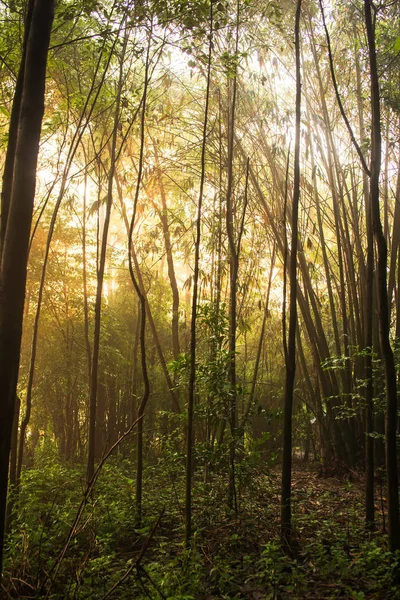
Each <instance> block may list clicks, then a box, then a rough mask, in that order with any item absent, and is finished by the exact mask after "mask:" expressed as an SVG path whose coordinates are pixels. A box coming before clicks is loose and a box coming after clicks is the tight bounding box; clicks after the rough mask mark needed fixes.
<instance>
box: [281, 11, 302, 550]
mask: <svg viewBox="0 0 400 600" xmlns="http://www.w3.org/2000/svg"><path fill="white" fill-rule="evenodd" d="M300 16H301V0H298V2H297V9H296V22H295V52H296V136H295V146H294V182H293V203H292V219H291V228H292V235H291V248H290V266H289V289H290V298H289V331H288V343H287V355H286V361H285V362H286V381H285V397H284V413H283V414H284V416H283V458H282V494H281V539H282V543H283V545H284V546H285V548H286V549H287V550H288V551H289V552H292V523H291V521H292V509H291V487H292V411H293V390H294V378H295V373H296V324H297V298H296V292H297V236H298V232H297V228H298V210H299V199H300V110H301V74H300Z"/></svg>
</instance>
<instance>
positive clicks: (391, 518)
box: [364, 0, 400, 552]
mask: <svg viewBox="0 0 400 600" xmlns="http://www.w3.org/2000/svg"><path fill="white" fill-rule="evenodd" d="M373 8H374V7H373V6H372V2H371V0H364V10H365V26H366V31H367V39H368V52H369V67H370V77H371V111H372V123H371V129H372V141H371V166H370V171H371V177H370V202H371V210H372V226H373V230H374V238H375V242H376V246H377V255H378V264H377V283H378V310H379V315H378V322H379V339H380V346H381V352H382V358H383V363H384V368H385V384H386V428H385V429H386V475H387V477H386V479H387V499H388V533H389V548H390V550H391V551H392V552H395V551H396V550H399V549H400V520H399V488H398V471H397V447H396V430H397V383H396V368H395V363H394V356H393V350H392V347H391V344H390V322H389V309H388V290H387V245H386V239H385V236H384V234H383V230H382V223H381V216H380V202H379V174H380V170H381V159H382V157H381V114H380V92H379V78H378V66H377V60H376V48H375V23H374V19H373V16H372V15H373ZM374 14H375V13H374Z"/></svg>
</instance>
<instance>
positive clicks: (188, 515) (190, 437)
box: [185, 3, 213, 548]
mask: <svg viewBox="0 0 400 600" xmlns="http://www.w3.org/2000/svg"><path fill="white" fill-rule="evenodd" d="M212 39H213V5H212V3H210V33H209V40H210V43H209V47H208V65H207V88H206V102H205V107H204V122H203V138H202V146H201V176H200V189H199V200H198V205H197V219H196V238H195V257H194V274H193V297H192V320H191V325H190V374H189V390H188V405H187V430H186V444H187V453H186V481H185V544H186V547H187V548H189V546H190V541H191V538H192V480H193V447H194V432H193V420H194V398H195V384H196V316H197V295H198V281H199V260H200V242H201V216H202V205H203V191H204V183H205V176H206V143H207V127H208V106H209V100H210V82H211V57H212V48H213V42H212Z"/></svg>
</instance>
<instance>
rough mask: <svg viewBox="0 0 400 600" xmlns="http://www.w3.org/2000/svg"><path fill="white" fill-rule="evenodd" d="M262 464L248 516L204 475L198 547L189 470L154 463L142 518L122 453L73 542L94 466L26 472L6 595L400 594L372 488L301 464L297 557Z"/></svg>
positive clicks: (247, 476) (242, 504) (251, 486)
mask: <svg viewBox="0 0 400 600" xmlns="http://www.w3.org/2000/svg"><path fill="white" fill-rule="evenodd" d="M175 460H176V461H177V463H179V457H175ZM175 466H177V465H175ZM260 468H261V467H260V465H258V468H257V469H256V468H255V466H254V465H252V464H250V465H249V466H248V470H247V472H246V473H245V472H244V471H245V470H246V468H245V467H244V466H242V471H243V473H242V475H241V479H240V480H239V483H240V485H239V487H238V503H239V511H238V515H237V516H235V515H232V514H229V513H228V511H227V509H226V505H227V502H226V497H227V486H226V483H227V482H226V479H225V477H224V476H223V475H215V474H214V477H213V478H212V482H211V483H210V482H207V483H205V482H204V481H200V480H197V481H196V483H195V488H194V492H193V498H194V525H195V527H194V529H195V535H194V538H193V543H192V547H191V549H190V551H188V550H186V549H185V548H184V545H183V541H182V540H183V538H184V515H183V502H184V481H183V474H182V469H177V470H171V469H167V468H166V465H165V464H163V463H162V462H161V463H160V464H156V465H153V466H151V467H148V468H147V470H146V473H145V485H144V490H145V497H144V502H143V506H144V514H143V519H142V522H141V523H140V524H139V523H138V522H137V518H136V512H135V497H134V467H133V464H132V462H131V461H130V460H128V459H123V458H121V457H115V458H113V459H111V460H110V462H109V463H108V464H107V465H106V466H105V467H104V469H103V472H102V473H101V475H100V477H99V480H98V482H97V484H96V488H95V490H94V493H93V494H92V496H91V497H90V498H89V499H88V501H87V503H86V506H85V508H84V511H83V513H82V516H81V518H80V520H79V523H78V525H77V527H76V531H75V533H74V535H73V536H72V539H71V541H70V543H69V545H68V547H65V544H66V540H67V538H68V535H69V533H70V530H71V526H72V524H73V521H74V518H75V515H76V512H77V509H78V507H79V504H80V502H81V499H82V494H83V490H84V468H83V467H81V468H80V467H71V466H62V465H59V464H52V465H51V466H47V467H41V468H40V469H31V470H26V471H25V473H24V476H23V480H22V484H21V489H20V494H19V498H18V501H17V510H16V513H15V514H16V516H15V518H14V522H13V528H12V532H11V533H10V534H9V536H8V539H7V559H6V565H5V576H4V579H3V584H2V594H3V595H2V597H4V598H34V597H46V598H50V599H54V600H55V599H61V598H71V599H72V598H78V599H82V600H83V599H103V598H121V599H131V598H138V599H139V600H142V599H145V598H151V599H152V600H159V599H162V598H167V599H168V600H212V599H230V600H234V599H238V600H239V599H250V600H278V599H285V598H318V599H321V600H322V599H325V598H326V599H327V598H349V599H357V600H361V599H363V598H375V599H382V600H384V599H388V600H389V599H390V600H396V599H400V591H399V589H398V587H397V586H396V577H398V571H399V558H400V557H399V556H395V557H393V555H391V554H390V553H389V551H388V549H387V540H386V536H385V535H384V534H383V533H382V531H381V528H382V524H381V523H380V522H379V521H378V524H377V530H376V532H375V533H367V532H366V531H365V528H364V523H363V492H362V489H361V486H360V485H355V484H350V483H348V482H344V481H342V480H333V479H330V480H324V479H319V478H318V477H317V476H316V474H315V473H314V472H312V471H295V473H294V486H293V491H294V496H293V501H294V503H293V509H294V511H293V512H294V515H293V526H294V532H295V536H296V539H297V544H298V545H297V548H298V550H297V552H296V556H295V557H292V558H290V557H288V556H286V555H285V554H284V553H283V552H282V549H281V545H280V543H279V539H278V532H279V476H278V472H277V471H274V470H273V469H272V470H270V471H269V472H264V473H262V472H260ZM160 515H162V516H161V518H160ZM158 519H159V522H158V523H157V526H156V527H155V524H156V522H157V520H158ZM63 548H64V550H65V554H64V556H63V557H62V558H61V557H60V553H61V552H62V550H63ZM143 550H144V551H143ZM139 556H140V557H141V558H140V562H139V564H138V563H137V561H138V557H139ZM111 590H112V591H111ZM110 592H111V593H110Z"/></svg>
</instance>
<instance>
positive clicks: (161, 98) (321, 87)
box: [0, 0, 400, 556]
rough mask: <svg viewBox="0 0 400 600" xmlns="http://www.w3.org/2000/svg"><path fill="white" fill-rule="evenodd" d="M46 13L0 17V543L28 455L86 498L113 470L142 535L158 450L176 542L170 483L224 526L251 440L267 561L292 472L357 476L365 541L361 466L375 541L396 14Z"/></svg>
mask: <svg viewBox="0 0 400 600" xmlns="http://www.w3.org/2000/svg"><path fill="white" fill-rule="evenodd" d="M52 10H53V8H52V3H51V2H50V0H30V1H29V3H28V4H26V3H25V2H22V1H20V0H17V2H10V3H9V4H5V3H3V5H2V6H1V7H0V15H1V21H2V31H1V33H0V98H1V100H0V161H1V167H2V172H3V173H4V175H3V186H2V204H1V230H0V234H1V235H0V241H1V252H2V266H1V302H0V305H1V309H0V331H1V334H0V354H1V363H2V367H1V369H2V370H1V373H0V386H1V400H0V401H1V408H0V417H1V422H2V431H1V439H2V442H1V444H2V446H1V457H0V459H1V478H2V479H1V482H0V487H1V490H2V502H1V504H2V506H1V508H2V512H3V516H2V521H4V522H5V525H4V526H3V529H4V527H5V530H6V536H7V535H9V534H10V532H12V531H13V527H14V523H15V519H16V515H17V514H18V507H19V489H20V487H21V486H22V484H23V481H24V476H25V474H26V473H28V472H29V469H30V468H32V467H33V466H34V465H38V464H45V463H46V461H48V462H51V461H56V462H57V461H59V462H61V463H63V464H76V465H80V466H81V467H82V468H83V467H84V470H85V473H86V475H85V481H86V486H87V487H86V492H85V494H87V495H88V494H91V493H92V491H93V488H94V484H95V481H96V478H97V476H98V474H99V465H100V467H101V465H103V464H104V462H105V460H107V458H108V456H109V454H110V451H111V450H112V451H113V452H115V453H119V455H120V456H122V457H127V458H129V460H130V468H131V469H132V477H133V478H134V480H135V481H134V503H135V515H136V516H135V518H136V520H137V523H139V524H140V522H141V520H142V518H143V515H145V513H146V503H145V502H144V494H145V493H146V489H145V487H146V485H149V483H148V480H147V479H146V477H145V474H146V469H148V468H150V467H151V468H156V467H155V466H154V465H157V464H162V461H163V457H164V456H165V455H166V453H169V455H172V456H175V457H176V462H175V463H174V466H173V469H174V471H176V473H175V475H176V476H177V477H178V476H179V477H180V478H182V481H184V482H185V484H184V489H185V493H184V504H185V506H184V509H182V520H183V521H184V522H185V536H184V538H185V543H186V546H187V548H190V544H191V539H192V537H193V535H194V532H195V531H196V506H197V504H196V503H197V499H196V497H195V496H193V485H194V482H195V481H198V480H204V482H205V483H207V484H211V483H212V482H213V481H214V480H215V479H216V478H218V479H220V480H223V481H224V486H225V492H226V495H225V499H224V504H225V507H226V511H227V514H228V515H229V517H230V518H237V517H238V514H239V513H240V498H241V485H242V483H241V472H242V470H243V469H242V465H243V464H245V463H246V460H247V459H248V457H249V456H250V455H251V453H252V449H253V448H254V445H255V444H257V445H258V446H257V447H259V448H260V449H261V452H262V456H264V457H265V461H269V460H272V458H271V457H276V458H277V460H280V459H281V458H282V455H283V459H282V465H283V466H282V469H283V471H282V499H281V504H282V517H281V519H282V520H281V535H282V541H283V542H284V545H285V546H286V549H287V551H288V552H289V553H290V552H293V551H294V545H293V544H294V540H293V539H292V531H291V518H290V517H291V512H290V511H291V505H290V494H291V479H290V474H291V469H292V457H294V458H296V457H297V458H298V457H300V456H301V457H303V458H304V459H305V460H308V459H310V460H311V459H313V460H315V461H318V462H319V464H320V471H321V474H322V475H323V476H329V475H331V474H333V473H344V472H346V471H349V470H352V469H361V470H363V469H365V473H366V492H365V520H366V524H367V527H369V528H370V529H373V527H374V519H375V515H374V484H375V477H374V472H376V470H378V469H379V470H381V471H383V472H384V473H385V477H386V482H387V497H388V533H389V547H390V549H391V551H395V550H398V549H399V548H400V525H399V505H398V466H397V458H398V450H397V445H396V436H397V435H398V432H399V418H398V412H397V387H398V385H399V372H400V371H399V368H400V365H399V339H400V264H399V261H400V171H399V157H400V148H399V145H400V97H399V91H398V90H399V76H400V62H399V61H400V58H399V53H400V32H399V27H398V23H399V13H398V11H399V7H398V4H397V3H389V2H387V3H385V2H384V3H381V4H379V5H377V4H374V3H373V2H372V1H371V0H365V1H364V2H361V1H360V2H353V3H351V2H348V1H347V0H336V1H335V2H330V3H328V2H323V1H322V0H321V1H320V2H312V1H306V0H303V1H302V2H300V1H299V2H297V3H295V2H289V1H288V0H282V1H280V2H278V1H276V2H275V1H271V2H267V1H260V0H245V1H240V0H238V1H237V2H231V1H229V0H227V1H225V0H221V2H218V1H216V2H211V3H210V2H209V0H199V1H198V2H188V1H187V0H161V1H158V2H151V0H141V1H140V2H139V1H130V0H118V1H117V0H115V1H114V2H100V1H97V0H79V1H78V2H69V1H67V0H63V1H61V2H58V3H57V5H56V8H55V12H54V20H53V16H52ZM41 15H42V16H41ZM43 15H46V18H45V17H43ZM40 27H43V28H44V29H46V27H47V33H43V32H41V31H37V30H38V29H40ZM50 29H52V31H51V36H50V40H49V35H50ZM38 40H41V42H38ZM46 40H47V41H46ZM40 45H42V46H43V45H44V46H45V47H42V48H40V47H39V46H40ZM40 69H41V72H40ZM39 82H41V85H42V88H43V86H44V84H45V90H44V89H41V91H40V89H38V88H39V87H40V85H39ZM35 94H36V95H35ZM35 102H36V104H35ZM43 103H44V115H43V118H42V116H41V113H40V110H41V108H40V107H41V106H42V110H43ZM35 107H36V108H35ZM40 124H41V131H40ZM32 136H33V137H32ZM35 136H36V138H35ZM39 136H40V137H39ZM24 152H25V154H24ZM36 162H37V165H36ZM35 174H36V189H35ZM33 200H34V202H33ZM26 265H27V275H26ZM25 277H26V284H25V279H24V278H25ZM22 323H23V331H22V334H21V327H22ZM21 335H22V338H21ZM18 364H19V371H18ZM17 373H18V380H17ZM282 453H283V454H282ZM160 468H161V467H160ZM7 481H8V489H9V494H8V502H7V505H6V489H7ZM146 482H147V483H146ZM155 493H157V492H155ZM6 506H7V508H6ZM60 552H61V554H62V548H61V547H60ZM60 556H61V555H60ZM62 556H63V555H62Z"/></svg>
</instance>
